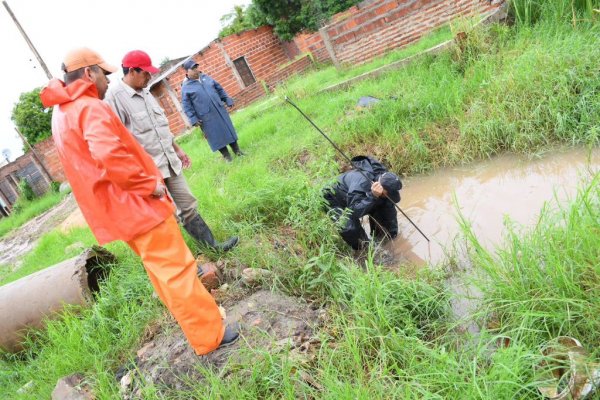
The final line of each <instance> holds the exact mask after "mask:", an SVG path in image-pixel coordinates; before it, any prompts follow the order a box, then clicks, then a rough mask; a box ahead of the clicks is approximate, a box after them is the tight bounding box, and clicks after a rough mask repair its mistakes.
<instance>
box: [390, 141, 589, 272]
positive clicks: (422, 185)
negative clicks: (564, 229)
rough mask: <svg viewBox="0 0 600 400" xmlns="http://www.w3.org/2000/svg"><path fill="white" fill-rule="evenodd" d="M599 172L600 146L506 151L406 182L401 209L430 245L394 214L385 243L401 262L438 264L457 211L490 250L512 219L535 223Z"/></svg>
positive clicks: (455, 230) (454, 230)
mask: <svg viewBox="0 0 600 400" xmlns="http://www.w3.org/2000/svg"><path fill="white" fill-rule="evenodd" d="M599 171H600V149H595V150H593V151H591V152H590V151H588V150H583V149H578V150H569V151H561V152H557V153H553V154H549V155H546V156H543V157H541V158H539V159H534V160H527V159H525V158H520V157H518V156H514V155H506V156H502V157H498V158H496V159H493V160H490V161H485V162H482V163H478V164H474V165H469V166H466V167H461V168H454V169H448V170H443V171H439V172H436V173H435V174H433V175H431V176H419V177H412V178H407V179H406V180H404V188H403V190H402V201H401V203H400V207H401V208H402V210H403V211H404V212H405V213H406V214H407V215H408V216H409V217H410V218H411V219H412V220H413V221H414V222H415V224H416V225H417V226H418V227H419V228H420V229H421V230H422V231H423V232H424V233H425V234H426V235H427V236H428V237H429V239H430V240H431V243H430V244H429V245H428V244H427V241H426V240H425V239H423V237H422V236H421V235H420V234H419V233H418V232H417V231H416V229H415V228H413V227H412V225H410V223H409V222H408V221H407V220H406V218H404V217H403V216H402V215H398V221H399V231H400V235H399V236H398V238H397V239H396V240H394V241H393V242H391V243H389V244H388V245H387V246H386V250H388V251H390V252H392V253H393V255H394V258H395V259H396V260H399V261H409V262H412V263H413V264H417V265H423V264H425V263H430V264H437V263H439V262H441V261H443V260H444V258H445V256H446V255H447V254H449V253H451V252H452V249H453V246H454V243H456V240H457V239H456V238H457V237H458V234H459V233H460V228H459V224H458V221H457V209H459V210H460V213H461V214H462V215H463V216H464V217H465V218H466V219H467V220H468V221H469V222H470V224H471V225H472V229H473V231H474V233H475V235H476V236H477V237H478V239H479V241H480V242H481V243H482V244H483V245H484V246H485V247H486V248H488V249H492V248H493V247H494V246H497V245H500V244H501V243H502V239H503V235H504V234H505V233H506V231H507V229H506V226H505V221H507V219H510V220H511V221H513V223H514V224H515V225H516V226H517V229H520V228H525V229H527V228H530V227H532V226H534V225H535V223H536V222H537V218H538V216H539V214H540V211H541V209H542V207H544V205H545V203H547V205H548V206H550V207H556V205H557V202H558V203H559V204H560V203H565V202H566V201H568V200H569V199H572V198H574V197H575V195H576V193H577V188H578V184H580V183H581V182H582V179H588V180H589V178H590V176H592V175H593V174H595V173H598V172H599Z"/></svg>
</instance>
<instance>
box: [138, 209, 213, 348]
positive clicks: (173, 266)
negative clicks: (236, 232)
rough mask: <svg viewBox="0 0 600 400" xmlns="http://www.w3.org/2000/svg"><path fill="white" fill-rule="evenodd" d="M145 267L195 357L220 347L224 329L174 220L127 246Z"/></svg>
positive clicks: (162, 224)
mask: <svg viewBox="0 0 600 400" xmlns="http://www.w3.org/2000/svg"><path fill="white" fill-rule="evenodd" d="M127 244H129V246H130V247H131V248H132V249H133V251H135V252H136V253H137V254H138V255H139V256H140V257H141V258H142V262H143V263H144V268H146V272H148V276H149V277H150V280H151V281H152V285H153V286H154V290H156V293H157V294H158V296H159V297H160V299H161V300H162V302H163V303H164V304H165V305H166V306H167V308H168V309H169V311H170V312H171V314H173V316H174V317H175V319H176V320H177V322H178V323H179V326H180V327H181V329H182V330H183V333H184V334H185V337H186V338H187V340H188V341H189V342H190V345H191V346H192V348H193V349H194V351H195V352H196V354H198V355H202V354H206V353H210V352H211V351H213V350H215V349H216V348H217V347H219V344H220V343H221V340H222V339H223V334H224V331H225V328H224V326H223V321H222V319H221V313H220V312H219V308H218V307H217V303H216V302H215V299H213V297H212V296H211V295H210V294H209V293H208V291H207V290H206V289H205V288H204V286H203V285H202V283H201V282H200V279H198V276H197V271H198V268H197V265H196V260H195V259H194V256H193V255H192V252H191V251H190V249H189V248H188V247H187V245H186V244H185V241H184V240H183V236H182V235H181V231H180V230H179V226H178V225H177V222H176V221H175V217H173V216H170V217H169V218H167V219H166V220H165V221H164V222H162V223H160V224H159V225H158V226H156V227H155V228H153V229H151V230H150V231H148V232H146V233H144V234H141V235H139V236H137V237H135V238H134V239H132V240H130V241H129V242H127Z"/></svg>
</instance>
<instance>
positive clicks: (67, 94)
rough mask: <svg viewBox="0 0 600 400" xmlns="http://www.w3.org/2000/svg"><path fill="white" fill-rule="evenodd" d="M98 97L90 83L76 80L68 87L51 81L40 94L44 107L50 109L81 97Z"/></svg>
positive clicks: (56, 80)
mask: <svg viewBox="0 0 600 400" xmlns="http://www.w3.org/2000/svg"><path fill="white" fill-rule="evenodd" d="M84 94H85V95H88V96H92V97H98V90H97V89H96V85H94V82H92V81H86V80H83V79H77V80H76V81H75V82H73V83H71V84H70V85H65V83H64V82H63V81H61V80H59V79H52V80H51V81H50V82H49V83H48V86H46V87H45V88H44V89H42V91H41V92H40V99H41V100H42V104H43V105H44V107H52V106H56V105H60V104H64V103H68V102H71V101H73V100H75V99H78V98H79V97H81V96H82V95H84Z"/></svg>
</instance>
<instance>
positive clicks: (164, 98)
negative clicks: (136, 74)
mask: <svg viewBox="0 0 600 400" xmlns="http://www.w3.org/2000/svg"><path fill="white" fill-rule="evenodd" d="M163 82H164V81H161V82H159V83H158V84H157V85H155V86H154V87H152V89H151V90H150V93H152V95H153V96H154V97H155V98H156V100H157V101H158V104H160V106H161V107H162V109H163V110H165V114H166V115H167V119H168V120H169V129H171V132H176V133H179V132H183V131H185V130H186V128H187V126H186V122H185V121H184V119H183V116H182V115H181V113H179V111H178V108H177V107H178V106H179V107H181V103H180V104H179V105H175V103H174V102H173V99H172V98H171V96H170V95H169V92H168V90H167V88H166V87H165V85H164V83H163ZM179 96H181V93H180V94H179Z"/></svg>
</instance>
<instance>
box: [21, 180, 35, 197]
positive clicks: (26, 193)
mask: <svg viewBox="0 0 600 400" xmlns="http://www.w3.org/2000/svg"><path fill="white" fill-rule="evenodd" d="M19 193H20V194H21V197H22V198H24V199H25V200H27V201H31V200H33V199H35V193H34V192H33V188H32V187H31V185H30V184H29V181H27V179H25V178H23V179H21V180H20V181H19Z"/></svg>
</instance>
